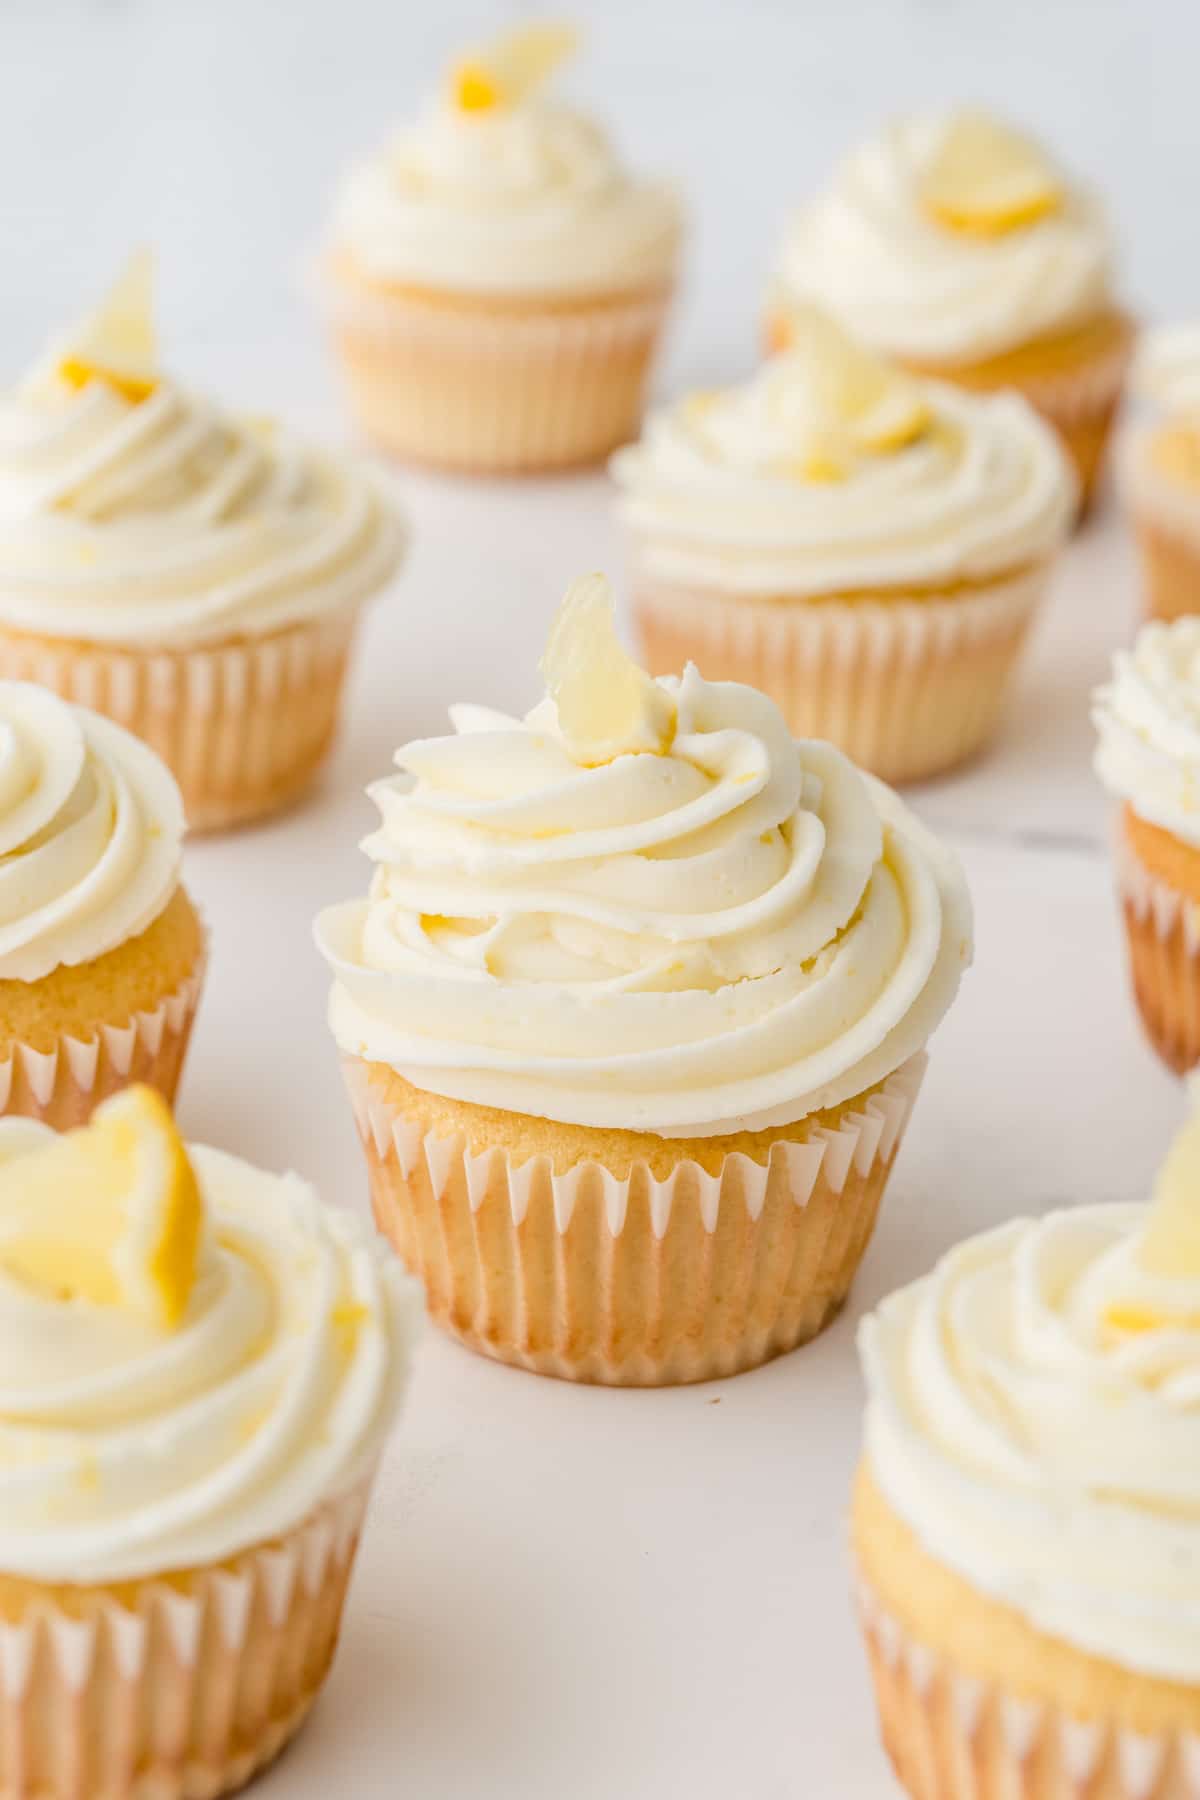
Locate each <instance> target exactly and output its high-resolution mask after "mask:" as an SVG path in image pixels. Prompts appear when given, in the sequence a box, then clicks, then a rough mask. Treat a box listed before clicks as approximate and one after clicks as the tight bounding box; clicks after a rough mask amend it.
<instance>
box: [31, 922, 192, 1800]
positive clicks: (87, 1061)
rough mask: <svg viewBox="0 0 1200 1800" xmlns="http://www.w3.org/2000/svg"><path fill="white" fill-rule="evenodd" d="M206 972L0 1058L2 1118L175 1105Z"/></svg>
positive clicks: (79, 1121) (68, 1119)
mask: <svg viewBox="0 0 1200 1800" xmlns="http://www.w3.org/2000/svg"><path fill="white" fill-rule="evenodd" d="M204 968H205V958H204V957H203V956H202V957H201V959H200V961H199V963H198V964H197V966H196V968H195V969H194V970H193V971H192V973H191V974H190V975H189V976H188V977H187V980H186V981H184V982H182V983H181V985H180V986H179V987H178V988H177V989H176V990H175V992H174V993H173V994H168V995H167V996H165V998H164V999H163V1000H161V1001H160V1002H159V1004H158V1005H157V1006H156V1007H153V1008H152V1009H151V1010H150V1011H146V1012H135V1013H134V1014H133V1016H132V1018H131V1019H129V1020H127V1021H125V1022H124V1023H122V1024H120V1025H106V1024H98V1025H97V1027H96V1031H95V1034H94V1036H92V1037H90V1038H75V1037H62V1038H60V1039H59V1041H58V1043H57V1044H56V1046H55V1047H54V1049H52V1050H37V1049H35V1048H34V1047H33V1046H32V1045H30V1044H17V1045H16V1046H14V1047H13V1048H12V1049H11V1050H10V1051H9V1053H8V1054H7V1055H6V1056H5V1057H3V1058H2V1059H0V1117H5V1116H13V1115H19V1116H20V1117H22V1118H26V1119H40V1120H41V1121H42V1123H43V1124H45V1125H51V1126H53V1127H54V1129H55V1130H56V1131H70V1130H71V1129H73V1128H74V1127H75V1126H77V1125H85V1124H86V1123H87V1121H88V1119H89V1118H90V1117H91V1115H92V1112H93V1111H94V1109H95V1108H96V1107H97V1106H99V1104H100V1102H101V1101H102V1100H105V1099H107V1098H108V1096H109V1095H110V1094H115V1093H116V1092H117V1091H118V1090H119V1089H120V1088H124V1087H129V1086H130V1085H131V1084H132V1083H133V1082H146V1083H147V1084H148V1085H149V1086H150V1087H153V1088H157V1089H158V1091H159V1093H160V1094H162V1096H163V1097H164V1099H166V1100H167V1101H169V1102H170V1101H173V1100H174V1098H175V1092H176V1089H177V1088H178V1086H179V1078H180V1075H181V1074H182V1072H183V1063H184V1058H185V1056H186V1054H187V1047H188V1040H189V1038H190V1037H191V1031H192V1023H193V1020H194V1019H195V1016H196V1008H197V1005H198V1004H199V1000H200V990H201V988H202V987H203V985H204ZM0 1800H3V1789H2V1788H0Z"/></svg>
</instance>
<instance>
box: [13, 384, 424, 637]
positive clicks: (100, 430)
mask: <svg viewBox="0 0 1200 1800" xmlns="http://www.w3.org/2000/svg"><path fill="white" fill-rule="evenodd" d="M402 547H403V533H402V530H401V526H400V522H399V518H398V515H397V512H396V508H395V506H394V505H393V503H392V502H391V500H390V499H389V498H388V497H387V495H386V493H385V491H384V489H383V487H382V485H381V484H380V483H379V482H378V481H377V480H376V478H375V477H374V476H373V475H371V474H370V473H368V472H367V471H366V470H365V469H363V468H360V467H358V466H357V465H356V464H354V463H353V462H349V461H344V460H342V459H341V458H338V457H336V456H332V455H327V454H326V453H324V452H323V451H319V450H315V449H310V448H306V447H304V446H302V445H300V444H298V443H296V442H294V441H293V440H292V439H290V438H289V437H287V436H286V435H285V434H284V433H282V432H280V431H278V430H277V429H276V428H274V427H273V426H270V425H267V424H261V423H258V424H256V423H252V422H251V421H249V420H245V419H235V418H232V417H230V416H228V415H226V414H225V413H223V412H222V411H221V410H220V409H219V408H218V407H216V406H215V405H213V404H212V403H211V402H209V401H207V400H203V399H201V398H200V397H199V396H197V395H195V394H192V393H190V392H188V391H187V390H186V389H184V388H182V387H179V386H178V385H177V384H176V383H175V382H174V381H172V380H170V379H169V378H167V377H163V378H161V379H159V380H158V381H157V382H156V383H155V385H154V386H153V388H152V389H151V391H150V392H149V393H148V394H147V395H146V396H145V397H144V398H143V397H130V395H129V394H127V393H123V392H121V391H120V389H119V388H118V387H117V386H115V385H113V384H112V383H111V382H110V381H108V380H105V379H102V378H98V379H95V380H89V381H87V382H85V383H84V384H83V385H81V386H80V385H76V384H75V383H73V382H71V381H69V380H66V379H64V378H63V376H62V375H61V373H60V372H59V367H58V363H57V361H56V359H55V358H54V357H51V358H50V359H49V360H48V361H47V362H46V363H45V364H43V365H42V366H41V367H40V368H39V369H37V370H36V371H35V372H34V373H33V374H32V375H31V376H30V377H29V379H27V380H26V381H25V382H24V383H23V384H22V385H21V386H20V387H18V388H17V390H16V391H15V392H14V393H12V394H10V395H9V396H7V397H6V398H3V399H0V621H2V622H3V623H4V624H5V625H6V626H9V627H13V628H15V629H17V630H19V631H29V632H34V633H37V634H39V635H42V636H49V637H67V638H79V639H82V640H85V641H87V642H93V643H94V642H100V643H119V644H126V645H133V646H135V647H137V648H139V649H140V648H146V647H151V646H166V647H184V648H187V647H191V646H195V645H202V644H211V643H216V642H220V641H222V640H228V639H232V638H240V637H260V636H264V635H266V634H267V633H270V632H274V631H278V630H281V629H283V628H284V627H286V626H290V625H295V624H298V623H300V622H301V621H304V620H308V619H313V618H316V617H318V616H320V615H322V614H324V613H327V612H333V611H336V610H338V609H342V608H346V609H348V608H352V607H355V606H358V605H360V604H361V603H362V602H363V601H365V600H366V599H367V598H368V597H369V596H371V595H372V594H374V593H375V592H377V591H378V590H379V589H380V588H381V587H382V586H383V584H384V583H385V582H386V581H387V580H388V578H389V577H390V576H391V575H392V573H393V572H394V570H395V568H396V566H397V564H398V562H399V559H400V554H401V551H402Z"/></svg>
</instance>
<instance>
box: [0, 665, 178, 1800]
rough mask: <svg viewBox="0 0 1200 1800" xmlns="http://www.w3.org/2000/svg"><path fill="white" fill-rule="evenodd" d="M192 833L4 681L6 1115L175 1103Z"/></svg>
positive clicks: (137, 783)
mask: <svg viewBox="0 0 1200 1800" xmlns="http://www.w3.org/2000/svg"><path fill="white" fill-rule="evenodd" d="M182 840H183V803H182V801H181V800H180V797H179V789H178V788H177V787H176V785H175V783H174V781H173V780H172V778H171V775H170V773H169V771H168V770H167V769H166V768H164V766H163V764H162V763H161V762H160V761H159V759H158V757H157V756H155V755H154V753H153V751H151V750H148V749H147V748H146V746H145V745H144V744H141V743H139V742H138V740H137V739H136V738H134V737H131V736H130V735H129V733H128V732H125V731H122V730H121V728H120V727H119V726H117V725H114V724H113V723H112V722H111V721H110V720H108V719H105V718H102V717H100V715H99V714H97V713H92V712H88V711H86V710H85V708H83V707H77V706H69V705H68V704H67V703H66V702H65V701H63V700H60V699H58V697H57V696H56V695H54V694H51V693H48V692H47V691H46V689H45V688H40V687H34V686H33V685H32V684H30V683H26V682H17V681H0V1114H8V1113H21V1114H24V1115H26V1116H28V1117H31V1118H36V1119H43V1120H45V1121H46V1122H47V1123H49V1124H51V1125H53V1126H55V1127H56V1128H57V1129H59V1130H62V1129H64V1128H65V1127H66V1126H68V1125H78V1124H81V1123H82V1122H83V1121H84V1120H85V1119H86V1118H87V1117H88V1115H89V1114H90V1112H91V1110H92V1108H93V1106H95V1104H96V1103H97V1101H99V1100H103V1099H104V1098H105V1096H106V1095H108V1094H112V1093H114V1092H115V1091H116V1090H117V1089H118V1088H123V1087H126V1086H127V1085H128V1084H129V1083H131V1082H135V1081H140V1082H148V1083H150V1084H151V1085H152V1086H153V1087H155V1088H157V1089H158V1091H159V1092H160V1093H161V1094H163V1095H164V1096H165V1097H166V1098H167V1099H168V1100H170V1099H171V1098H172V1097H173V1096H174V1093H175V1089H176V1086H177V1085H178V1082H179V1076H180V1072H181V1070H182V1067H183V1059H184V1054H185V1052H186V1050H187V1044H188V1037H189V1035H190V1033H191V1029H192V1019H193V1016H194V1014H195V1011H196V1005H197V1002H198V1000H199V998H200V987H201V982H202V980H203V975H204V958H205V933H204V928H203V926H202V925H201V922H200V919H199V917H198V915H197V913H196V910H195V908H194V907H193V905H192V903H191V901H190V900H189V898H188V896H187V894H186V892H185V891H184V888H183V887H182V885H181V882H180V849H181V845H182ZM2 1787H3V1783H2V1782H0V1789H2Z"/></svg>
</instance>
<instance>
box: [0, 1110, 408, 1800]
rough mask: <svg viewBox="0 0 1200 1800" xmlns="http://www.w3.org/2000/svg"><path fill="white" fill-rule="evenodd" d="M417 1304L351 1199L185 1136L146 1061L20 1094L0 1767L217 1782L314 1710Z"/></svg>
mask: <svg viewBox="0 0 1200 1800" xmlns="http://www.w3.org/2000/svg"><path fill="white" fill-rule="evenodd" d="M419 1313H420V1302H419V1298H418V1295H417V1290H416V1287H415V1284H413V1283H411V1282H408V1281H407V1280H406V1279H405V1278H404V1277H403V1276H402V1275H401V1273H400V1271H399V1269H398V1267H397V1265H396V1264H395V1262H394V1260H393V1259H391V1258H385V1257H384V1256H383V1254H382V1253H381V1252H380V1251H378V1250H377V1249H376V1248H375V1246H374V1245H373V1244H372V1243H371V1242H369V1241H368V1238H367V1235H366V1233H365V1232H364V1231H363V1229H362V1227H361V1226H359V1225H358V1224H357V1223H356V1221H354V1220H353V1219H351V1218H350V1217H349V1216H348V1215H347V1214H345V1213H344V1212H334V1211H332V1210H330V1209H326V1208H324V1207H322V1206H321V1205H320V1203H319V1202H318V1200H317V1197H316V1195H315V1194H314V1193H313V1191H312V1190H311V1189H310V1188H308V1187H306V1186H305V1184H304V1183H303V1182H301V1181H300V1180H298V1179H297V1177H296V1176H294V1175H284V1176H278V1175H268V1174H265V1173H263V1172H262V1171H261V1170H258V1169H255V1168H252V1167H250V1165H249V1164H247V1163H244V1162H240V1161H238V1160H237V1159H236V1158H234V1157H231V1156H226V1155H224V1154H222V1153H221V1152H219V1151H216V1150H208V1149H191V1150H190V1151H189V1150H188V1149H187V1148H185V1146H184V1145H183V1144H182V1142H181V1141H180V1139H179V1137H178V1135H177V1133H176V1131H175V1127H174V1125H173V1124H172V1122H171V1117H170V1114H169V1112H168V1111H167V1108H166V1106H165V1104H164V1102H163V1101H162V1100H161V1099H160V1098H158V1096H156V1095H155V1094H153V1093H152V1092H151V1091H150V1090H149V1089H148V1088H144V1087H143V1088H131V1089H129V1090H127V1091H126V1092H125V1093H123V1094H119V1095H117V1096H116V1098H115V1099H112V1100H109V1101H108V1102H106V1104H105V1105H104V1106H103V1107H101V1108H99V1109H98V1110H97V1112H96V1114H95V1117H94V1119H93V1121H92V1123H91V1125H90V1126H88V1127H87V1128H85V1129H84V1130H81V1131H78V1132H73V1133H69V1134H67V1135H66V1136H63V1137H56V1136H55V1134H54V1133H53V1132H51V1131H48V1130H46V1129H45V1128H44V1127H42V1126H38V1125H34V1124H32V1123H30V1122H28V1121H25V1120H7V1119H6V1120H0V1357H2V1358H3V1366H4V1392H3V1395H2V1396H0V1428H2V1429H3V1432H4V1437H5V1441H6V1443H7V1444H8V1446H9V1449H10V1454H9V1455H7V1456H6V1458H5V1460H4V1467H3V1470H2V1471H0V1603H2V1611H3V1621H4V1624H3V1633H4V1649H5V1655H4V1661H3V1667H2V1668H0V1694H2V1696H3V1705H2V1706H0V1785H2V1786H3V1788H4V1791H5V1792H7V1793H9V1794H11V1795H14V1796H15V1795H18V1794H20V1795H34V1794H36V1795H38V1796H39V1797H44V1800H92V1797H98V1796H100V1795H103V1796H104V1797H105V1800H146V1796H149V1795H154V1796H155V1797H156V1800H194V1797H195V1796H197V1795H205V1796H213V1797H215V1796H217V1795H220V1794H224V1793H229V1792H232V1791H233V1790H234V1789H235V1788H239V1787H241V1786H242V1785H243V1783H244V1782H246V1781H247V1780H248V1779H249V1777H250V1776H251V1775H253V1774H254V1773H255V1771H256V1770H257V1769H259V1768H261V1767H262V1766H263V1765H264V1764H265V1763H267V1762H269V1761H270V1760H271V1759H272V1758H273V1757H274V1756H275V1755H277V1754H278V1752H279V1751H280V1750H281V1749H282V1748H283V1746H284V1745H285V1744H286V1743H287V1742H288V1741H289V1739H290V1738H291V1737H293V1736H294V1734H295V1733H296V1731H297V1730H298V1729H299V1727H300V1725H301V1724H302V1723H303V1721H304V1719H305V1717H306V1715H307V1713H308V1710H309V1708H310V1707H311V1705H312V1703H313V1701H314V1699H315V1698H316V1695H317V1692H318V1691H319V1689H320V1687H321V1685H322V1683H323V1681H324V1679H325V1676H326V1674H327V1672H328V1669H329V1665H330V1662H331V1660H332V1657H333V1653H334V1650H335V1647H336V1644H337V1639H338V1630H339V1626H340V1622H341V1615H342V1606H343V1602H344V1600H345V1596H346V1590H347V1585H348V1583H349V1579H350V1573H351V1568H352V1566H353V1563H354V1556H355V1551H356V1548H357V1544H358V1538H359V1533H360V1530H361V1527H362V1522H363V1515H364V1512H365V1509H366V1504H367V1498H368V1494H369V1491H370V1488H371V1484H372V1480H373V1477H374V1474H375V1469H376V1465H377V1462H378V1460H379V1456H380V1452H381V1450H382V1448H383V1444H384V1441H385V1439H386V1437H387V1435H388V1431H389V1428H390V1426H391V1424H392V1421H393V1419H394V1416H395V1414H396V1411H397V1409H398V1407H399V1404H400V1399H401V1395H402V1392H403V1388H404V1385H405V1382H406V1380H407V1375H408V1363H409V1355H410V1348H411V1343H412V1339H413V1336H414V1333H415V1329H416V1324H417V1320H418V1318H419ZM18 1446H19V1453H18V1448H17V1447H18Z"/></svg>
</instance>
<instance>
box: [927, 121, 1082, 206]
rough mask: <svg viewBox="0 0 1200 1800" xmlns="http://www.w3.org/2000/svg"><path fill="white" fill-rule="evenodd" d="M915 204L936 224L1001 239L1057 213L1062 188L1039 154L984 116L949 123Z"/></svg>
mask: <svg viewBox="0 0 1200 1800" xmlns="http://www.w3.org/2000/svg"><path fill="white" fill-rule="evenodd" d="M919 193H920V200H921V204H922V206H923V207H924V209H925V211H926V212H927V213H929V214H930V215H931V216H932V217H933V218H935V219H936V220H937V221H938V223H939V224H940V225H945V226H946V227H947V228H948V229H949V230H951V231H961V232H964V233H966V234H967V235H973V236H977V237H1001V236H1003V235H1004V233H1005V232H1009V231H1018V230H1020V228H1021V227H1022V226H1024V225H1032V224H1034V223H1035V222H1036V221H1037V220H1038V219H1042V218H1045V217H1046V216H1047V215H1048V214H1050V213H1053V212H1057V211H1058V209H1059V207H1060V206H1061V205H1062V202H1063V191H1062V187H1061V185H1060V183H1059V181H1058V178H1057V177H1056V175H1055V172H1054V170H1053V168H1052V166H1051V164H1050V162H1049V160H1048V158H1047V157H1046V156H1045V155H1044V154H1043V152H1042V151H1041V150H1040V149H1039V148H1038V146H1037V145H1036V144H1033V143H1031V142H1030V141H1029V139H1028V138H1024V137H1022V136H1021V134H1020V133H1019V132H1016V131H1012V130H1010V129H1009V127H1008V126H1007V125H1001V124H1000V123H999V122H998V121H997V120H995V119H990V118H988V116H987V115H986V113H979V112H962V113H959V114H958V115H957V117H955V118H954V119H952V120H951V121H950V123H949V124H948V125H947V127H946V130H945V132H944V134H943V136H942V139H941V142H940V143H939V145H938V147H937V150H936V152H935V153H934V155H933V157H932V158H931V159H930V162H929V164H928V166H927V168H926V169H925V171H924V174H923V176H922V177H921V182H920V189H919Z"/></svg>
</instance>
